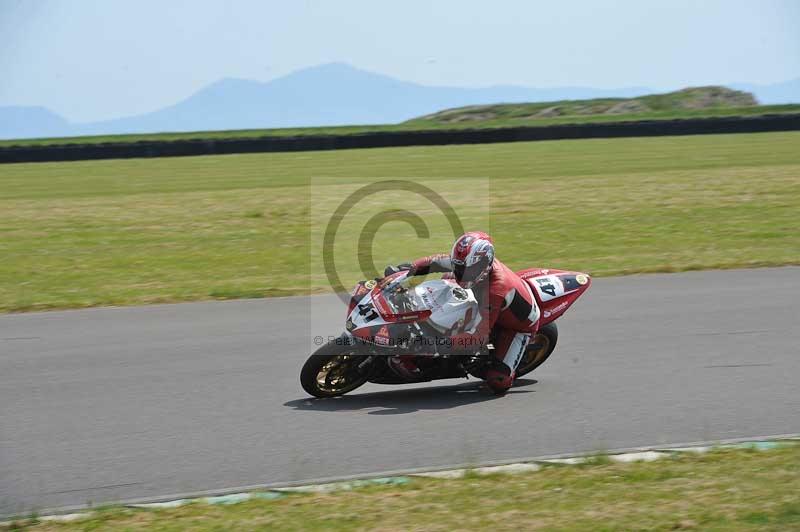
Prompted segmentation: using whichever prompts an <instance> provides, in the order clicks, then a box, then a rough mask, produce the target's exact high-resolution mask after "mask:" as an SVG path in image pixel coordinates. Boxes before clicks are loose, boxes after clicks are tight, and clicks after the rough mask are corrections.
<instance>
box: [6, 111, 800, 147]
mask: <svg viewBox="0 0 800 532" xmlns="http://www.w3.org/2000/svg"><path fill="white" fill-rule="evenodd" d="M557 103H559V102H548V103H544V104H521V105H520V106H510V107H523V106H524V105H528V106H531V105H533V106H535V107H536V108H541V107H546V106H548V105H553V104H557ZM571 103H575V102H571ZM577 103H580V102H577ZM797 113H800V104H785V105H759V106H749V107H714V108H707V109H669V110H652V111H648V112H638V113H627V114H597V115H586V114H575V115H566V116H554V117H549V118H543V117H537V118H530V117H528V118H526V117H525V116H518V115H519V114H522V115H524V113H514V112H509V113H506V114H505V115H504V116H502V117H499V118H496V119H491V120H480V121H466V122H458V123H442V122H439V121H438V120H433V119H425V118H420V119H415V120H410V121H408V122H404V123H402V124H379V125H356V126H330V127H297V128H276V129H242V130H230V131H191V132H183V133H151V134H131V135H97V136H88V137H58V138H43V139H15V140H0V148H2V147H7V146H39V145H50V144H99V143H103V142H139V141H167V140H198V139H228V138H232V139H237V138H253V137H263V136H268V137H290V136H305V135H353V134H358V133H371V132H376V131H419V130H423V129H424V130H430V129H471V128H481V129H482V128H503V127H519V126H550V125H556V124H593V123H602V122H624V121H638V120H674V119H677V118H709V117H722V116H760V115H765V114H797Z"/></svg>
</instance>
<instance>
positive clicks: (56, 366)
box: [0, 267, 800, 514]
mask: <svg viewBox="0 0 800 532" xmlns="http://www.w3.org/2000/svg"><path fill="white" fill-rule="evenodd" d="M798 296H800V267H787V268H775V269H759V270H739V271H710V272H691V273H684V274H672V275H641V276H631V277H625V278H613V279H598V280H595V283H594V285H593V286H592V287H591V288H590V290H589V291H588V292H587V293H586V294H585V295H584V297H583V298H582V299H581V300H579V301H578V302H577V304H576V305H575V306H574V307H573V309H572V310H570V311H569V312H568V313H567V314H566V315H565V316H564V317H563V318H562V319H561V320H560V321H559V326H560V331H561V339H560V342H559V347H558V348H557V350H556V352H555V354H554V355H553V358H552V359H551V360H550V361H549V362H548V363H547V364H545V365H544V366H543V367H542V368H541V369H539V370H538V371H537V372H535V373H534V374H532V375H531V379H528V380H524V381H522V382H521V383H519V385H518V386H517V387H515V388H514V389H513V390H512V393H510V394H509V395H508V396H506V397H505V398H500V399H496V398H493V397H492V396H491V395H489V394H488V393H486V392H485V391H483V390H481V389H479V384H478V382H477V381H475V380H469V381H438V382H436V383H429V384H425V385H416V386H414V385H407V386H400V387H389V386H374V385H369V386H365V387H364V388H362V389H360V390H358V391H356V392H355V393H354V394H353V395H351V396H348V397H344V398H341V399H334V400H324V401H310V400H308V398H307V397H306V395H305V393H304V392H303V390H302V389H301V388H300V385H299V382H298V372H299V369H300V366H301V365H302V363H303V362H304V360H305V357H306V355H307V354H308V352H309V351H310V349H311V348H312V347H313V346H312V341H311V335H314V334H327V333H334V332H336V331H337V330H338V329H339V327H340V326H341V323H342V321H343V309H342V308H340V306H339V303H338V301H337V300H335V299H334V298H333V297H314V298H281V299H265V300H248V301H232V302H210V303H196V304H182V305H159V306H153V307H139V308H124V309H122V308H120V309H117V308H111V309H91V310H81V311H66V312H48V313H36V314H18V315H4V316H0V514H13V513H22V512H28V511H31V510H36V509H39V510H41V509H43V508H53V507H62V506H71V505H82V504H86V503H90V502H91V503H95V504H96V503H101V502H106V501H116V500H126V499H133V498H147V497H150V498H155V497H160V496H165V495H171V494H180V493H187V492H197V491H202V490H222V489H225V488H229V487H236V486H248V485H257V484H270V483H289V482H294V481H303V480H312V479H321V478H326V477H337V476H344V475H354V474H364V473H371V472H379V471H390V470H403V469H409V468H419V467H428V466H430V467H441V466H446V465H455V464H463V463H473V464H474V463H479V462H484V461H491V460H510V459H514V458H524V457H532V456H541V455H547V454H556V453H566V452H572V451H591V450H598V451H600V450H604V449H615V448H623V447H635V446H639V445H649V444H667V443H680V442H691V441H700V440H718V439H727V438H734V437H745V436H761V435H770V434H786V433H798V432H800V385H798V379H799V378H800V320H799V319H798V318H799V317H800V303H798ZM312 305H313V306H314V309H315V312H314V313H315V315H319V314H320V313H322V314H324V315H325V316H327V319H326V323H321V324H315V325H314V326H313V327H312V326H311V325H310V323H309V321H308V318H307V316H308V313H309V308H310V307H311V306H312ZM534 378H535V379H536V380H533V379H534Z"/></svg>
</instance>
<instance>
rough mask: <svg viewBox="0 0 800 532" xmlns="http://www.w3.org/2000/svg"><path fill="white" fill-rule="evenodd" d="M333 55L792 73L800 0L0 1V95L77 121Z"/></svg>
mask: <svg viewBox="0 0 800 532" xmlns="http://www.w3.org/2000/svg"><path fill="white" fill-rule="evenodd" d="M333 61H342V62H347V63H350V64H352V65H354V66H357V67H360V68H363V69H366V70H372V71H376V72H380V73H384V74H388V75H391V76H394V77H397V78H400V79H404V80H409V81H415V82H419V83H423V84H430V85H458V86H485V85H495V84H516V85H526V86H534V87H552V86H565V85H581V86H593V87H603V88H612V87H621V86H634V85H638V86H648V87H653V88H656V89H667V88H677V87H681V86H686V85H698V84H710V83H726V82H753V83H772V82H776V81H783V80H787V79H791V78H796V77H800V1H799V0H751V1H737V0H726V1H724V0H694V1H693V0H664V1H643V0H624V1H608V0H607V1H605V2H603V1H589V0H586V1H563V0H562V1H557V2H556V1H553V0H548V1H504V0H495V1H494V2H490V1H487V0H483V1H474V2H473V1H465V0H444V1H433V0H425V1H423V0H419V1H417V0H412V1H403V2H389V1H385V2H379V1H368V0H363V1H350V0H337V1H322V0H320V1H290V0H284V1H281V2H278V1H255V0H254V1H249V0H248V1H245V0H237V1H230V2H228V1H223V0H216V1H210V0H192V1H177V0H171V1H170V0H135V1H134V0H42V1H39V0H0V105H44V106H46V107H49V108H51V109H52V110H54V111H56V112H58V113H60V114H62V115H63V116H65V117H67V118H69V119H71V120H76V121H88V120H96V119H103V118H111V117H117V116H123V115H129V114H135V113H140V112H145V111H150V110H154V109H157V108H159V107H162V106H164V105H168V104H171V103H174V102H176V101H178V100H181V99H183V98H184V97H186V96H188V95H189V94H190V93H192V92H194V91H196V90H198V89H199V88H201V87H202V86H204V85H206V84H208V83H211V82H213V81H216V80H218V79H220V78H223V77H240V78H249V79H257V80H269V79H272V78H274V77H278V76H280V75H283V74H286V73H287V72H290V71H292V70H295V69H298V68H302V67H307V66H311V65H315V64H320V63H327V62H333Z"/></svg>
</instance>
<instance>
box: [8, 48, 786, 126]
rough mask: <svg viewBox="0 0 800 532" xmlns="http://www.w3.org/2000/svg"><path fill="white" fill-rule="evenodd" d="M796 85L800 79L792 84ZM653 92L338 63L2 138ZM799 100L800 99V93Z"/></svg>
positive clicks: (364, 120) (19, 118)
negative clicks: (419, 75) (448, 80)
mask: <svg viewBox="0 0 800 532" xmlns="http://www.w3.org/2000/svg"><path fill="white" fill-rule="evenodd" d="M791 83H795V84H798V83H800V80H796V81H795V82H787V85H789V84H791ZM770 87H773V86H769V87H761V88H755V89H749V88H748V89H746V90H748V91H751V92H754V93H755V95H756V97H757V98H759V99H760V100H762V101H764V102H765V103H768V101H767V100H766V99H763V97H762V96H761V95H760V92H759V91H760V90H763V91H768V90H769V89H770ZM795 87H796V85H795ZM737 88H738V87H737ZM780 90H781V91H783V92H781V94H784V93H791V91H792V90H795V93H797V89H796V88H795V89H792V87H791V86H788V88H786V89H780ZM652 92H654V91H653V90H650V89H648V88H645V87H627V88H620V89H593V88H587V87H561V88H551V89H536V88H526V87H516V86H494V87H486V88H477V89H470V88H459V87H429V86H424V85H418V84H416V83H409V82H405V81H400V80H397V79H394V78H391V77H389V76H384V75H381V74H375V73H372V72H367V71H364V70H360V69H357V68H354V67H352V66H349V65H347V64H343V63H331V64H326V65H320V66H316V67H311V68H306V69H303V70H298V71H296V72H293V73H291V74H289V75H287V76H284V77H281V78H278V79H275V80H272V81H269V82H266V83H262V82H257V81H248V80H242V79H223V80H221V81H218V82H216V83H212V84H211V85H209V86H207V87H205V88H203V89H201V90H200V91H198V92H197V93H195V94H193V95H191V96H189V97H188V98H186V99H185V100H183V101H181V102H179V103H177V104H175V105H172V106H169V107H165V108H163V109H159V110H157V111H153V112H151V113H146V114H142V115H138V116H131V117H126V118H119V119H115V120H105V121H101V122H94V123H84V124H68V123H67V122H66V121H65V120H64V119H62V118H61V117H59V116H58V115H56V114H54V113H52V112H50V111H47V110H46V109H43V108H30V107H26V108H19V107H17V108H14V107H6V108H0V138H26V137H27V138H29V137H44V136H77V135H108V134H120V133H155V132H166V131H176V132H178V131H205V130H226V129H261V128H276V127H302V126H330V125H352V124H390V123H397V122H403V121H405V120H409V119H411V118H414V117H418V116H421V115H426V114H431V113H434V112H436V111H439V110H442V109H447V108H453V107H463V106H466V105H478V104H493V103H521V102H542V101H555V100H573V99H589V98H603V97H612V96H613V97H633V96H641V95H644V94H648V93H652ZM794 99H795V101H798V102H800V95H798V96H797V97H795V98H794Z"/></svg>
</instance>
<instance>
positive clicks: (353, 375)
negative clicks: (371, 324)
mask: <svg viewBox="0 0 800 532" xmlns="http://www.w3.org/2000/svg"><path fill="white" fill-rule="evenodd" d="M366 358H367V355H362V354H358V349H357V347H356V346H352V345H337V344H336V343H333V342H331V343H328V344H326V345H323V346H322V347H320V348H319V349H317V350H316V351H315V352H314V354H313V355H311V356H310V357H309V358H308V360H306V363H305V364H303V369H301V370H300V384H301V385H302V386H303V389H304V390H305V391H306V392H308V393H309V394H310V395H313V396H314V397H336V396H337V395H344V394H346V393H348V392H352V391H353V390H355V389H356V388H358V387H359V386H361V385H362V384H364V383H365V382H367V380H368V379H369V375H368V373H369V372H368V371H362V370H360V369H359V368H358V365H359V364H360V363H361V362H363V361H364V360H365V359H366Z"/></svg>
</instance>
